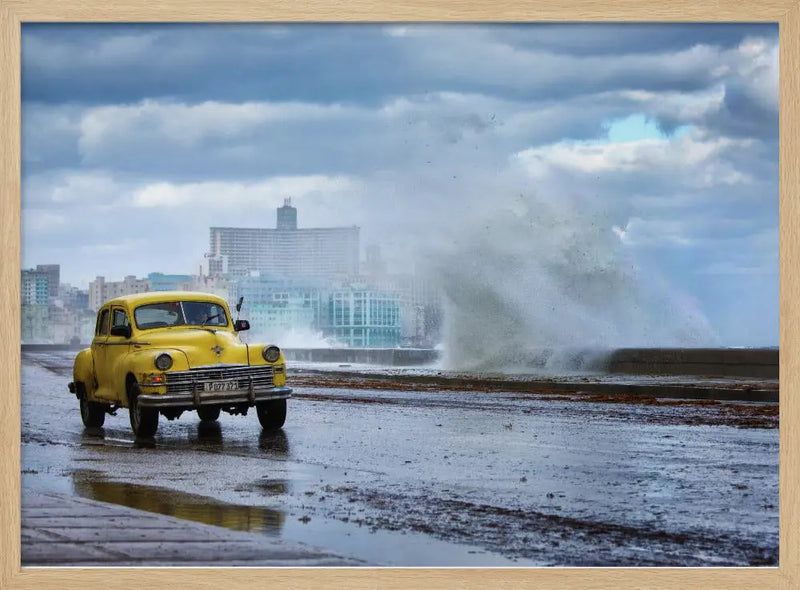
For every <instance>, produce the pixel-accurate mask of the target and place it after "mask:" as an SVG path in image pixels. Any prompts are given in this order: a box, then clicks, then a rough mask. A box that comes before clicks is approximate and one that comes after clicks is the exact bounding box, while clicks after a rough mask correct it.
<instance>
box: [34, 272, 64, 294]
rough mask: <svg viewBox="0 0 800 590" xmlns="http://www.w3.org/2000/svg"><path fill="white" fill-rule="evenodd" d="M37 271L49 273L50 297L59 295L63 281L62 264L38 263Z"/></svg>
mask: <svg viewBox="0 0 800 590" xmlns="http://www.w3.org/2000/svg"><path fill="white" fill-rule="evenodd" d="M36 272H40V273H43V274H45V275H47V280H48V285H49V295H50V297H58V285H59V284H60V282H61V265H60V264H37V265H36Z"/></svg>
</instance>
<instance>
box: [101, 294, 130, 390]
mask: <svg viewBox="0 0 800 590" xmlns="http://www.w3.org/2000/svg"><path fill="white" fill-rule="evenodd" d="M129 326H130V320H129V319H128V313H127V312H126V311H125V308H123V307H122V306H120V305H114V306H112V307H111V329H110V330H109V333H108V338H107V339H106V345H105V370H106V371H107V372H108V376H107V377H108V383H109V390H110V392H111V398H110V399H115V400H117V401H122V400H123V398H124V397H125V393H126V392H125V371H124V370H123V368H122V365H123V362H122V361H123V359H124V358H125V356H126V355H127V354H128V352H129V351H130V346H131V344H130V343H131V339H130V338H127V337H125V336H117V335H115V334H114V333H113V332H114V328H119V327H129Z"/></svg>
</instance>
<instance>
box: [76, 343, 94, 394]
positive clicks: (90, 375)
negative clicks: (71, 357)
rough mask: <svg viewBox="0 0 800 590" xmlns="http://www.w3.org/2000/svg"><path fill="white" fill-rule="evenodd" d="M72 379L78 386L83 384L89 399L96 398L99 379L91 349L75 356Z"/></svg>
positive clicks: (86, 349) (85, 349)
mask: <svg viewBox="0 0 800 590" xmlns="http://www.w3.org/2000/svg"><path fill="white" fill-rule="evenodd" d="M72 379H73V381H74V382H75V383H76V384H78V383H82V384H83V387H84V391H85V392H86V395H87V396H88V397H89V398H92V397H93V396H94V390H95V387H96V385H97V379H96V378H95V375H94V357H92V349H91V348H84V349H83V350H81V351H80V352H79V353H78V354H77V355H76V356H75V362H74V363H73V365H72ZM76 386H77V385H76ZM76 392H77V390H76Z"/></svg>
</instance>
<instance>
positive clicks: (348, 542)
mask: <svg viewBox="0 0 800 590" xmlns="http://www.w3.org/2000/svg"><path fill="white" fill-rule="evenodd" d="M98 476H99V477H100V478H102V476H100V475H99V473H98V472H94V471H88V470H86V471H76V472H73V474H72V484H73V490H74V492H75V493H76V494H77V495H78V496H80V497H83V498H87V499H90V500H97V501H100V502H107V503H110V504H117V505H120V506H127V507H129V508H135V509H137V510H144V511H147V512H153V513H157V514H164V515H166V516H172V517H175V518H181V519H184V520H191V521H194V522H199V523H202V524H208V525H213V526H219V527H224V528H227V529H231V530H236V531H245V532H250V533H260V534H266V535H269V536H273V537H274V536H280V537H281V538H284V539H286V540H289V541H294V542H300V543H306V544H309V545H312V546H317V547H319V546H325V547H328V548H329V549H331V550H333V551H336V552H339V553H343V554H347V555H350V556H352V557H355V558H356V559H362V560H364V561H365V562H366V563H367V564H374V565H390V566H415V567H441V566H458V567H500V566H514V567H520V566H539V565H543V564H541V563H537V562H533V561H531V560H528V559H514V558H507V557H505V556H502V555H499V554H496V553H492V552H490V551H486V550H485V549H484V548H481V547H477V546H471V545H459V544H453V543H449V542H447V541H440V540H438V539H434V538H431V537H428V536H426V535H423V534H419V533H413V532H409V533H406V532H402V533H401V532H394V531H386V530H370V529H368V528H367V527H363V528H362V527H361V526H356V525H353V524H347V523H344V522H341V521H337V520H330V519H326V518H319V517H313V518H308V517H303V518H299V519H294V518H290V519H288V520H287V515H286V513H284V512H283V511H280V510H274V509H269V508H263V507H258V506H242V505H236V504H227V503H224V502H219V501H217V500H215V499H213V498H210V497H208V496H201V495H198V494H190V493H187V492H180V491H176V490H171V489H167V488H159V487H151V486H146V485H141V484H134V483H123V482H113V481H106V480H103V479H98ZM262 485H263V486H264V487H266V488H268V489H269V491H273V492H281V493H284V492H285V490H286V489H288V483H287V482H285V481H279V480H270V481H265V482H262Z"/></svg>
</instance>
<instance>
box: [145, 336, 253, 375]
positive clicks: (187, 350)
mask: <svg viewBox="0 0 800 590" xmlns="http://www.w3.org/2000/svg"><path fill="white" fill-rule="evenodd" d="M138 340H141V341H144V342H147V343H148V344H149V345H150V346H152V347H154V348H164V349H173V350H180V351H181V352H183V353H184V354H185V355H186V359H187V361H188V362H189V367H190V368H195V367H202V366H207V365H214V364H243V365H246V364H248V354H247V345H246V344H244V343H243V342H242V341H241V340H239V336H238V335H237V334H236V333H235V332H229V331H227V330H214V329H212V328H199V327H198V328H180V329H176V328H171V329H164V330H157V331H155V330H154V331H152V332H145V333H143V334H141V336H140V337H139V338H138Z"/></svg>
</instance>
